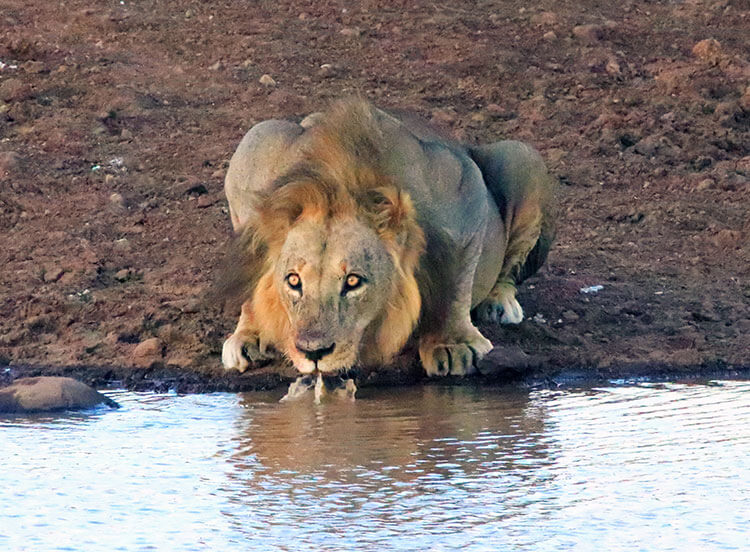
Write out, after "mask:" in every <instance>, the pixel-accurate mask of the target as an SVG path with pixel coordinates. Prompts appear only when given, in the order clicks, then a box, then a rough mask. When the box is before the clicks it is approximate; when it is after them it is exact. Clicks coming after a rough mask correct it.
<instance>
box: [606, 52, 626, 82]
mask: <svg viewBox="0 0 750 552" xmlns="http://www.w3.org/2000/svg"><path fill="white" fill-rule="evenodd" d="M604 70H605V71H606V72H607V74H608V75H612V76H613V77H616V76H618V75H621V74H622V66H621V65H620V62H619V61H617V60H616V59H615V58H613V57H611V58H609V59H608V60H607V63H606V64H605V65H604Z"/></svg>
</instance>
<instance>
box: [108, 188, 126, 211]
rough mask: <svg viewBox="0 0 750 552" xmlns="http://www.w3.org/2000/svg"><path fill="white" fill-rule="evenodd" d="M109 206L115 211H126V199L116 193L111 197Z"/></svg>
mask: <svg viewBox="0 0 750 552" xmlns="http://www.w3.org/2000/svg"><path fill="white" fill-rule="evenodd" d="M109 204H110V205H111V206H112V208H113V209H114V210H115V211H125V210H126V209H127V205H126V204H125V198H124V197H122V194H120V193H117V192H114V193H112V194H111V195H110V196H109Z"/></svg>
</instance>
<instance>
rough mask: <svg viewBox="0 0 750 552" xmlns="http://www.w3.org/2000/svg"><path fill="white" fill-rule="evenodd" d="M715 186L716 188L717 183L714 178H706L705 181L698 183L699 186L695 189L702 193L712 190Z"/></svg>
mask: <svg viewBox="0 0 750 552" xmlns="http://www.w3.org/2000/svg"><path fill="white" fill-rule="evenodd" d="M714 186H716V182H715V181H714V179H713V178H704V179H703V180H701V181H700V182H698V184H697V185H696V186H695V189H696V190H698V191H699V192H702V191H704V190H710V189H711V188H713V187H714Z"/></svg>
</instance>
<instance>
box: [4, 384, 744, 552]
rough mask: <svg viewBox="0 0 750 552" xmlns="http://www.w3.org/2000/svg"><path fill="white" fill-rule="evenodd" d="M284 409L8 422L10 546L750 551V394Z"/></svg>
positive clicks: (514, 395)
mask: <svg viewBox="0 0 750 552" xmlns="http://www.w3.org/2000/svg"><path fill="white" fill-rule="evenodd" d="M281 394H283V392H282V393H277V394H245V395H235V394H211V395H189V396H177V395H174V394H166V395H157V394H138V393H129V392H117V391H113V392H108V395H109V396H111V397H112V398H114V399H115V400H117V401H118V402H120V404H121V405H122V406H123V408H122V409H120V410H117V411H110V410H96V411H91V412H87V413H79V414H65V415H55V416H34V417H10V416H6V417H3V418H0V466H1V467H2V471H1V472H0V473H2V476H1V477H2V485H1V486H0V550H9V551H16V550H19V551H23V550H29V551H34V552H36V551H43V550H44V551H46V550H74V551H86V552H96V551H107V552H110V551H112V550H128V551H130V550H160V551H161V550H170V551H172V550H175V551H177V550H186V551H187V550H211V551H230V550H243V551H245V550H262V551H269V550H342V551H359V550H363V551H364V550H367V551H381V550H382V551H390V550H410V551H412V550H420V551H422V550H431V551H441V550H461V551H462V552H463V551H474V550H477V551H480V550H482V551H484V550H487V551H497V550H529V551H532V550H533V551H539V550H550V551H553V550H554V551H559V550H592V551H602V550H606V551H612V550H627V551H633V550H648V551H654V550H679V551H685V550H747V547H748V543H750V532H749V530H748V520H750V461H748V455H749V454H750V382H739V381H718V382H710V383H708V384H701V385H684V384H636V385H618V384H614V383H613V384H611V385H609V386H606V387H602V388H595V389H586V390H565V391H549V390H541V391H519V390H517V389H516V390H508V389H500V388H473V387H463V386H462V387H441V386H426V387H415V388H408V389H403V388H402V389H379V390H369V389H362V390H361V391H360V393H359V394H358V396H357V397H358V398H357V400H356V401H354V402H347V401H338V402H330V403H324V404H321V405H315V404H312V402H305V401H298V402H288V403H279V402H278V399H279V398H280V396H281Z"/></svg>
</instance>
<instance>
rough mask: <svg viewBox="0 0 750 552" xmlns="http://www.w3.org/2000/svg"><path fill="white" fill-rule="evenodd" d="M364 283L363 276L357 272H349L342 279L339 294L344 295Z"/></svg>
mask: <svg viewBox="0 0 750 552" xmlns="http://www.w3.org/2000/svg"><path fill="white" fill-rule="evenodd" d="M363 283H364V278H362V276H358V275H357V274H349V275H348V276H347V277H346V280H344V288H343V289H342V290H341V294H342V295H344V294H346V293H348V292H350V291H352V290H354V289H357V288H358V287H360V286H361V285H362V284H363Z"/></svg>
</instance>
